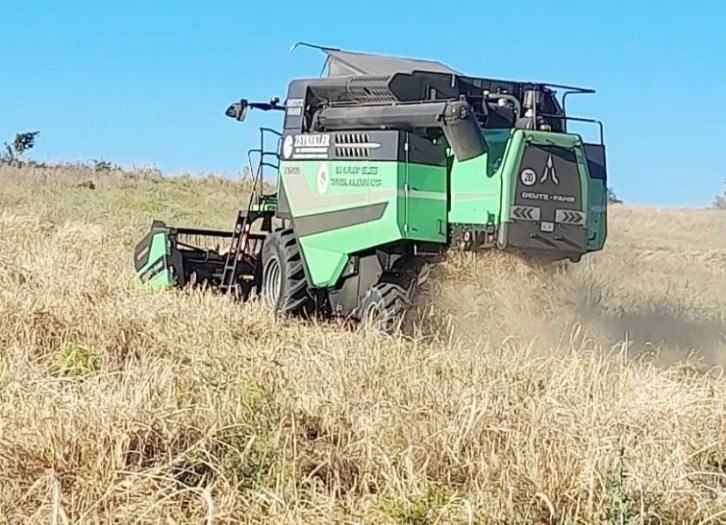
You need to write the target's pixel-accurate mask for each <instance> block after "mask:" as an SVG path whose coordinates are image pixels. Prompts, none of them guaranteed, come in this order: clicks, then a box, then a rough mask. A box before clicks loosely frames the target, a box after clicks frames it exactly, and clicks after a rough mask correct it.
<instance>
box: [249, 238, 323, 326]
mask: <svg viewBox="0 0 726 525" xmlns="http://www.w3.org/2000/svg"><path fill="white" fill-rule="evenodd" d="M261 295H262V300H263V302H264V304H265V306H267V307H268V308H271V309H273V310H274V311H276V312H281V313H286V314H295V315H297V314H301V315H305V314H309V313H310V312H311V310H312V305H313V299H312V297H311V295H310V293H309V290H308V284H307V281H306V279H305V272H304V270H303V261H302V257H301V255H300V248H299V247H298V244H297V239H296V238H295V233H294V232H293V231H292V230H290V229H286V230H279V231H276V232H274V233H271V234H270V235H268V236H267V238H266V239H265V244H264V245H263V247H262V286H261Z"/></svg>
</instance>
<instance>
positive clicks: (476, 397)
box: [0, 167, 726, 525]
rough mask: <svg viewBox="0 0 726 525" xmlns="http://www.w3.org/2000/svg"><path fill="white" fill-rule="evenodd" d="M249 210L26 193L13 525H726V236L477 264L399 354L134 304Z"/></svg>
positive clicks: (77, 176) (10, 396) (11, 408)
mask: <svg viewBox="0 0 726 525" xmlns="http://www.w3.org/2000/svg"><path fill="white" fill-rule="evenodd" d="M247 190H248V188H247V187H245V185H244V184H242V183H239V182H234V181H228V180H224V179H222V178H218V177H208V178H206V179H200V180H196V179H191V178H179V179H177V180H173V181H172V180H170V179H165V178H162V177H160V176H158V175H156V174H153V173H144V172H139V173H123V172H103V173H96V172H93V171H91V170H82V169H73V168H56V169H51V168H44V169H40V168H20V169H18V168H8V167H6V168H0V523H9V524H15V523H23V524H32V523H43V524H46V523H52V524H70V523H124V524H136V523H165V524H166V523H208V524H227V523H281V524H287V523H290V524H293V523H295V524H311V525H315V524H328V523H331V524H332V523H336V524H353V523H361V524H363V523H365V524H376V525H377V524H410V525H424V524H427V525H428V524H473V523H477V524H478V523H481V524H514V523H538V524H539V523H542V524H544V523H548V524H549V523H557V524H585V523H587V524H591V523H592V524H599V523H613V524H615V523H623V524H625V523H627V524H655V523H688V524H690V523H693V524H706V523H726V378H724V377H723V373H722V369H721V366H722V365H723V364H724V363H725V362H726V358H725V356H726V343H725V341H726V338H725V337H726V336H725V334H726V295H725V294H724V292H726V212H723V211H718V210H713V211H711V210H659V209H646V208H638V207H631V206H627V205H618V206H614V207H612V208H611V212H610V220H609V243H608V245H607V248H606V250H604V251H603V252H602V253H598V254H595V255H592V256H589V257H586V258H584V259H583V261H582V262H581V263H580V264H577V265H569V266H564V267H556V268H548V267H542V268H539V267H534V266H531V265H528V264H525V263H524V262H522V261H520V260H518V259H515V258H512V257H505V256H501V255H495V254H484V255H479V256H456V257H452V258H451V259H450V260H448V261H446V262H445V263H444V264H442V265H440V266H438V267H436V268H435V269H434V271H433V273H432V275H431V278H430V280H429V282H428V284H427V285H426V287H425V289H424V290H423V291H422V295H421V296H420V298H419V300H418V301H417V304H416V306H415V309H414V311H413V312H412V318H411V323H410V326H409V327H408V328H407V331H406V333H404V334H401V335H400V336H396V337H382V336H376V335H372V334H365V333H360V332H358V331H355V330H350V329H344V328H343V327H341V326H337V325H336V324H335V323H332V324H330V323H328V324H325V323H317V324H316V323H303V322H302V321H294V320H285V319H274V318H273V317H272V316H271V315H270V314H269V313H268V312H266V311H265V310H264V309H263V308H262V307H261V306H259V305H258V304H256V303H255V302H251V303H247V304H244V305H241V304H235V303H234V302H232V301H231V300H229V299H227V298H224V297H219V296H214V295H212V294H206V293H200V292H195V293H186V292H178V293H151V292H149V291H147V290H145V289H143V288H140V287H138V286H135V285H134V283H133V280H132V252H133V247H134V245H135V243H136V242H137V241H138V240H140V239H141V237H143V235H145V233H146V232H147V230H148V228H149V226H150V223H151V220H152V219H154V218H158V219H163V220H165V221H167V222H168V223H171V224H176V225H189V226H192V225H196V226H201V227H211V228H225V229H229V228H231V226H232V224H233V222H234V217H235V213H236V210H237V209H238V208H239V207H241V206H243V205H244V203H245V202H246V201H245V200H244V196H245V194H246V192H247Z"/></svg>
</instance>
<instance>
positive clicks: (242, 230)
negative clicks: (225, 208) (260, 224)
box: [220, 210, 250, 293]
mask: <svg viewBox="0 0 726 525" xmlns="http://www.w3.org/2000/svg"><path fill="white" fill-rule="evenodd" d="M249 234H250V221H249V215H248V213H247V212H246V211H245V210H240V211H239V212H238V213H237V221H236V222H235V225H234V232H233V233H232V241H231V244H230V247H229V251H228V252H227V259H226V261H225V263H224V271H223V272H222V283H221V285H220V289H221V291H222V293H228V292H229V291H231V290H232V289H236V288H237V283H235V282H234V281H235V275H236V274H237V263H239V261H241V260H242V259H243V258H244V255H245V252H246V250H247V244H248V242H249Z"/></svg>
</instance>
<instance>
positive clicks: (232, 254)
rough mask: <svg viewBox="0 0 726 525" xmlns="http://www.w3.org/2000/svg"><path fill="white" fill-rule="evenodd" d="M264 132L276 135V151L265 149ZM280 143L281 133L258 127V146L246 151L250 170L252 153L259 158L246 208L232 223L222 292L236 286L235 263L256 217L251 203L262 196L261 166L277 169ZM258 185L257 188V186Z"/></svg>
mask: <svg viewBox="0 0 726 525" xmlns="http://www.w3.org/2000/svg"><path fill="white" fill-rule="evenodd" d="M265 132H269V133H273V134H274V135H276V136H277V139H278V140H277V151H266V150H265V138H264V137H265ZM281 145H282V134H281V133H278V132H277V131H275V130H273V129H270V128H261V129H260V147H259V148H258V149H253V150H250V151H248V152H247V160H248V162H249V165H250V171H252V159H251V154H252V153H259V155H260V160H259V162H258V164H257V169H256V170H254V172H253V173H254V175H253V179H252V192H251V193H250V199H249V202H248V203H247V210H240V211H239V212H237V221H236V222H235V225H234V232H233V233H232V240H231V244H230V247H229V251H228V252H227V258H226V260H225V263H224V271H223V272H222V282H221V284H220V287H219V288H220V290H221V291H222V293H229V292H230V291H231V290H233V289H236V288H237V286H238V285H237V283H236V282H235V276H236V275H237V265H238V263H239V262H240V261H242V260H243V259H244V257H245V254H246V253H247V246H248V245H249V235H250V229H251V226H252V222H254V221H255V219H256V218H257V217H258V214H257V212H254V211H252V204H253V202H254V201H255V200H256V199H255V197H257V198H258V199H259V198H260V197H261V196H262V179H263V167H264V166H267V167H270V168H273V169H276V170H279V167H280V164H279V160H280V157H279V151H280V147H281ZM267 155H271V156H274V157H275V158H276V160H277V163H276V164H273V163H270V162H265V160H264V159H265V156H267ZM258 185H259V188H258Z"/></svg>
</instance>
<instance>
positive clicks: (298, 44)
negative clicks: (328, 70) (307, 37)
mask: <svg viewBox="0 0 726 525" xmlns="http://www.w3.org/2000/svg"><path fill="white" fill-rule="evenodd" d="M298 47H309V48H312V49H318V50H320V51H323V52H326V51H341V49H340V48H339V47H327V46H319V45H317V44H310V43H309V42H295V43H294V44H293V45H291V46H290V48H289V52H290V53H292V52H293V51H295V50H296V49H297V48H298ZM329 60H330V55H327V56H326V57H325V62H323V67H322V68H320V75H319V76H321V77H322V76H323V71H325V66H327V65H328V61H329Z"/></svg>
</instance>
